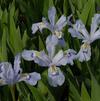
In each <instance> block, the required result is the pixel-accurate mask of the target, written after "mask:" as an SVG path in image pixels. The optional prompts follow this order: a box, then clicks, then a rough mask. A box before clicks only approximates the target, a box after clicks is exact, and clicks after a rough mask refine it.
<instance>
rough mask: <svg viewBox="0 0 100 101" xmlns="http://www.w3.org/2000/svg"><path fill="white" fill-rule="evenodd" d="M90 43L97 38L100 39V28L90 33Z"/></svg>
mask: <svg viewBox="0 0 100 101" xmlns="http://www.w3.org/2000/svg"><path fill="white" fill-rule="evenodd" d="M90 39H91V43H92V42H93V41H95V40H97V39H100V29H98V30H97V31H96V32H95V33H94V34H91V38H90Z"/></svg>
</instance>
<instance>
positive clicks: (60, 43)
mask: <svg viewBox="0 0 100 101" xmlns="http://www.w3.org/2000/svg"><path fill="white" fill-rule="evenodd" d="M58 44H59V45H60V46H62V47H65V40H64V38H60V39H58Z"/></svg>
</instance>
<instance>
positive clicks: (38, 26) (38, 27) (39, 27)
mask: <svg viewBox="0 0 100 101" xmlns="http://www.w3.org/2000/svg"><path fill="white" fill-rule="evenodd" d="M44 28H47V27H46V25H45V24H44V23H43V22H39V23H35V24H32V34H35V33H36V31H37V30H40V32H41V33H42V30H43V29H44Z"/></svg>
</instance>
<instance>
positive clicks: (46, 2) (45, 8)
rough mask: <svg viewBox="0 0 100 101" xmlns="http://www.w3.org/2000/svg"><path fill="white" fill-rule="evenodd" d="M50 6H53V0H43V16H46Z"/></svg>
mask: <svg viewBox="0 0 100 101" xmlns="http://www.w3.org/2000/svg"><path fill="white" fill-rule="evenodd" d="M52 6H54V4H53V0H44V5H43V15H44V16H48V9H49V8H50V7H52Z"/></svg>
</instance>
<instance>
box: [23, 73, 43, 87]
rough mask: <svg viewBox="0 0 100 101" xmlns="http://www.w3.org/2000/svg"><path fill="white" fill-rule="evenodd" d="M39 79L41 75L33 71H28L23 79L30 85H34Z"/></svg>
mask: <svg viewBox="0 0 100 101" xmlns="http://www.w3.org/2000/svg"><path fill="white" fill-rule="evenodd" d="M40 79H41V76H40V74H39V73H36V72H33V73H29V74H28V76H27V78H26V79H25V80H24V81H25V82H26V83H28V84H30V85H33V86H34V85H36V84H37V82H38V81H39V80H40Z"/></svg>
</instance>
